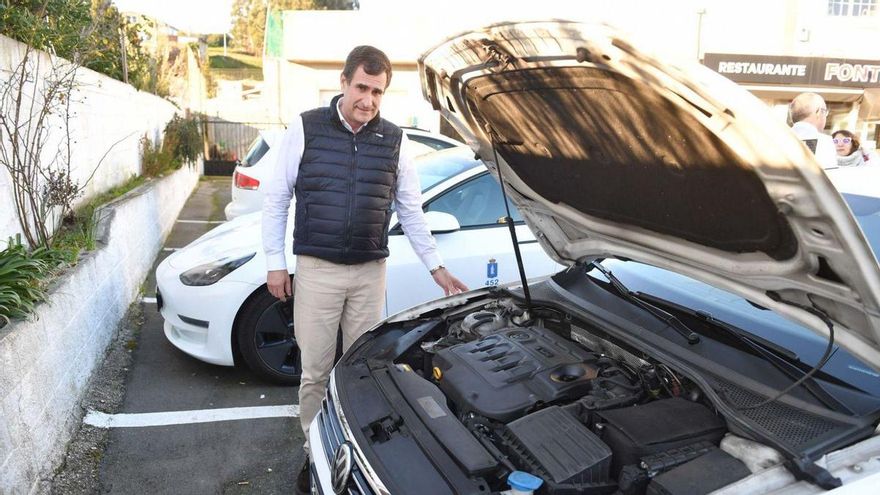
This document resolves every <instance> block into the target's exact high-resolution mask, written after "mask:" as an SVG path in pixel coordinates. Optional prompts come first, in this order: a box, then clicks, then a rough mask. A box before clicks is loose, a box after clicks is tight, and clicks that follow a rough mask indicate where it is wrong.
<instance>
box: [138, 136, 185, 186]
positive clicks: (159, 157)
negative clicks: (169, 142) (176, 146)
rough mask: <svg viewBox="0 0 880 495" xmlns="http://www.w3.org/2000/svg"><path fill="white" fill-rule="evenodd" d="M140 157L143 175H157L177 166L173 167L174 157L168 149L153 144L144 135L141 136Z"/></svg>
mask: <svg viewBox="0 0 880 495" xmlns="http://www.w3.org/2000/svg"><path fill="white" fill-rule="evenodd" d="M141 158H142V163H143V175H144V176H145V177H158V176H160V175H163V174H164V173H165V172H168V171H170V170H173V169H174V168H179V166H178V167H175V162H174V157H173V156H171V151H170V150H169V149H167V148H165V147H162V146H157V145H155V144H153V142H152V141H150V140H149V139H148V138H147V137H146V136H144V137H143V138H141Z"/></svg>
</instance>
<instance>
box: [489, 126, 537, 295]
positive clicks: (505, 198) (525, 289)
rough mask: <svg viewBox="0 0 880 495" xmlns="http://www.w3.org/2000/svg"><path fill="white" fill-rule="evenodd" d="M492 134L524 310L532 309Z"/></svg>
mask: <svg viewBox="0 0 880 495" xmlns="http://www.w3.org/2000/svg"><path fill="white" fill-rule="evenodd" d="M489 131H490V132H489V134H490V135H491V136H492V153H494V154H495V167H496V168H497V170H498V182H499V183H500V184H501V196H502V197H503V198H504V209H505V211H506V212H507V216H506V217H504V223H506V224H507V228H508V230H509V231H510V240H511V242H513V253H514V254H515V255H516V266H517V267H518V268H519V280H520V282H522V288H523V294H525V297H526V310H528V311H531V309H532V295H531V293H529V284H528V281H527V280H526V270H525V267H524V266H523V260H522V253H520V251H519V241H518V240H517V238H516V226H515V225H514V224H513V217H511V216H510V203H508V201H507V189H506V188H505V187H504V178H503V177H502V176H501V164H499V163H498V141H497V140H496V138H497V136H498V135H497V134H496V133H495V130H494V129H489Z"/></svg>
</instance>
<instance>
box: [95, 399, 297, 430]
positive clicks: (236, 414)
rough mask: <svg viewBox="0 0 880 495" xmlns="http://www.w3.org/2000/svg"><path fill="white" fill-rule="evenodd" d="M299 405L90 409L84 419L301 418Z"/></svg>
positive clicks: (111, 423)
mask: <svg viewBox="0 0 880 495" xmlns="http://www.w3.org/2000/svg"><path fill="white" fill-rule="evenodd" d="M298 417H299V405H298V404H291V405H287V406H257V407H228V408H225V409H198V410H192V411H169V412H157V413H131V414H107V413H102V412H100V411H89V412H88V414H86V417H85V419H83V422H84V423H85V424H87V425H92V426H95V427H98V428H145V427H150V426H172V425H186V424H196V423H214V422H217V421H237V420H242V419H262V418H298Z"/></svg>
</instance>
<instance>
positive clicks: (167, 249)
mask: <svg viewBox="0 0 880 495" xmlns="http://www.w3.org/2000/svg"><path fill="white" fill-rule="evenodd" d="M178 249H180V248H162V251H177V250H178Z"/></svg>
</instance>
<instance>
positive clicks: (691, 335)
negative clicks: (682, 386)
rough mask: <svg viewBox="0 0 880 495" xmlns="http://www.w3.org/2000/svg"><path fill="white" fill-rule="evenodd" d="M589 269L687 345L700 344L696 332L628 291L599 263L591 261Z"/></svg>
mask: <svg viewBox="0 0 880 495" xmlns="http://www.w3.org/2000/svg"><path fill="white" fill-rule="evenodd" d="M590 267H592V268H595V269H597V270H599V271H600V272H601V273H602V275H604V276H605V278H607V279H608V281H609V282H610V283H611V287H612V288H613V289H614V291H615V292H617V294H619V295H620V296H622V297H623V298H624V299H626V300H628V301H630V302H632V303H633V304H635V305H636V306H638V307H640V308H642V309H644V310H645V311H647V312H648V313H651V314H652V315H654V317H656V318H657V319H659V320H661V321H663V322H664V323H666V324H667V325H668V326H669V327H671V328H672V329H673V330H675V331H676V332H678V333H679V335H681V336H682V337H684V338H685V339H686V340H687V341H688V344H690V345H694V344H696V343H698V342H700V336H699V335H697V333H696V332H694V331H693V330H691V329H690V328H688V326H687V325H685V324H684V323H682V321H681V320H679V319H678V317H676V316H675V315H673V314H671V313H669V312H668V311H666V310H664V309H662V308H660V307H659V306H656V305H654V304H653V303H651V302H648V301H646V300H645V298H644V296H643V295H642V294H641V293H639V292H634V291H631V290H629V288H627V286H626V285H624V284H623V282H621V281H620V279H618V278H617V277H615V276H614V274H613V273H611V271H610V270H608V269H607V268H605V267H604V266H602V264H601V263H600V262H599V261H593V262H591V263H590V264H589V265H588V266H587V271H588V272H589V271H590Z"/></svg>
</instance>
